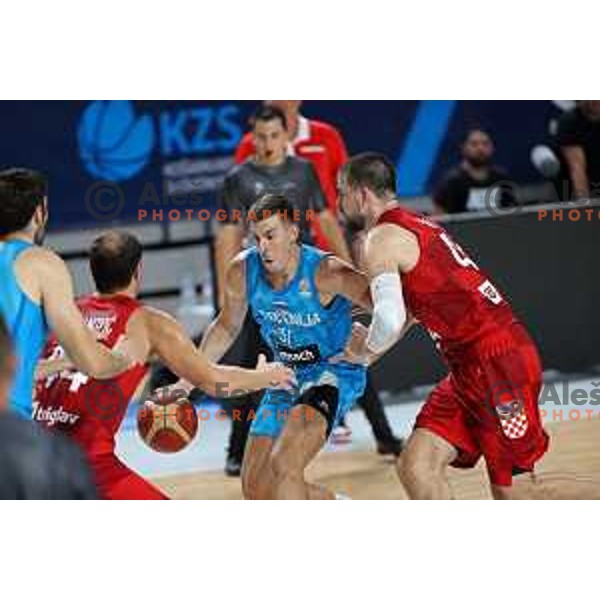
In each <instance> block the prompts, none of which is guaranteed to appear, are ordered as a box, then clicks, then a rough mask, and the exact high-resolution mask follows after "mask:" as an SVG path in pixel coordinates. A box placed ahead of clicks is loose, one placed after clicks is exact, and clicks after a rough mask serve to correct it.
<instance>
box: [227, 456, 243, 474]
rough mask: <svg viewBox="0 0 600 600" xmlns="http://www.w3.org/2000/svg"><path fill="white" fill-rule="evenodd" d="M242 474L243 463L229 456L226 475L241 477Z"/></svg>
mask: <svg viewBox="0 0 600 600" xmlns="http://www.w3.org/2000/svg"><path fill="white" fill-rule="evenodd" d="M241 473H242V461H241V460H239V459H238V458H236V457H235V456H228V457H227V461H226V462H225V475H227V477H239V476H240V474H241Z"/></svg>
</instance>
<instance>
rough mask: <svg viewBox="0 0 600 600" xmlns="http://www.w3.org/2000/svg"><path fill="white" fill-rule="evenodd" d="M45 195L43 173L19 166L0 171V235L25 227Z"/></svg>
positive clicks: (46, 185)
mask: <svg viewBox="0 0 600 600" xmlns="http://www.w3.org/2000/svg"><path fill="white" fill-rule="evenodd" d="M47 195H48V180H47V178H46V176H45V175H44V174H42V173H40V172H38V171H32V170H31V169H19V168H10V169H3V170H2V171H0V235H8V234H9V233H14V232H16V231H21V229H25V227H27V225H28V224H29V221H31V218H32V217H33V213H34V212H35V209H36V208H37V207H38V206H39V205H40V204H41V203H42V201H43V200H44V198H45V197H46V196H47Z"/></svg>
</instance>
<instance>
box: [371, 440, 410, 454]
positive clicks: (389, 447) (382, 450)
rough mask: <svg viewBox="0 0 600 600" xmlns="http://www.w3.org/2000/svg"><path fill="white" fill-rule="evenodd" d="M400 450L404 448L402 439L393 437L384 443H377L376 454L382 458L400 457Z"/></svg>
mask: <svg viewBox="0 0 600 600" xmlns="http://www.w3.org/2000/svg"><path fill="white" fill-rule="evenodd" d="M402 448H404V440H403V439H402V438H397V437H393V438H390V439H389V440H386V441H385V442H377V454H381V455H382V456H400V453H401V452H402Z"/></svg>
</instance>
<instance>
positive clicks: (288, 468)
mask: <svg viewBox="0 0 600 600" xmlns="http://www.w3.org/2000/svg"><path fill="white" fill-rule="evenodd" d="M271 471H272V473H273V477H274V478H275V480H276V481H281V480H283V479H286V478H290V477H301V476H302V471H303V469H302V463H301V461H300V460H299V458H298V457H297V456H294V454H293V453H292V452H289V451H288V450H286V449H285V448H275V449H274V450H273V453H272V454H271Z"/></svg>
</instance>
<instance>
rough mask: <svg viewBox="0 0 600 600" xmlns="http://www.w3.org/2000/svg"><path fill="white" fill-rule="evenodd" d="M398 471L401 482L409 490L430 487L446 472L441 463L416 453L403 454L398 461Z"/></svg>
mask: <svg viewBox="0 0 600 600" xmlns="http://www.w3.org/2000/svg"><path fill="white" fill-rule="evenodd" d="M397 469H398V476H399V477H400V481H401V482H402V485H404V487H406V488H407V489H409V488H413V487H415V486H419V487H420V486H423V485H428V483H429V482H431V481H432V480H433V479H435V478H439V477H442V476H443V471H444V470H443V468H442V464H441V463H439V464H438V463H436V461H432V460H430V458H429V457H427V456H420V455H419V454H418V453H414V452H407V453H406V454H404V453H403V454H402V455H401V456H400V457H399V459H398V464H397Z"/></svg>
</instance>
